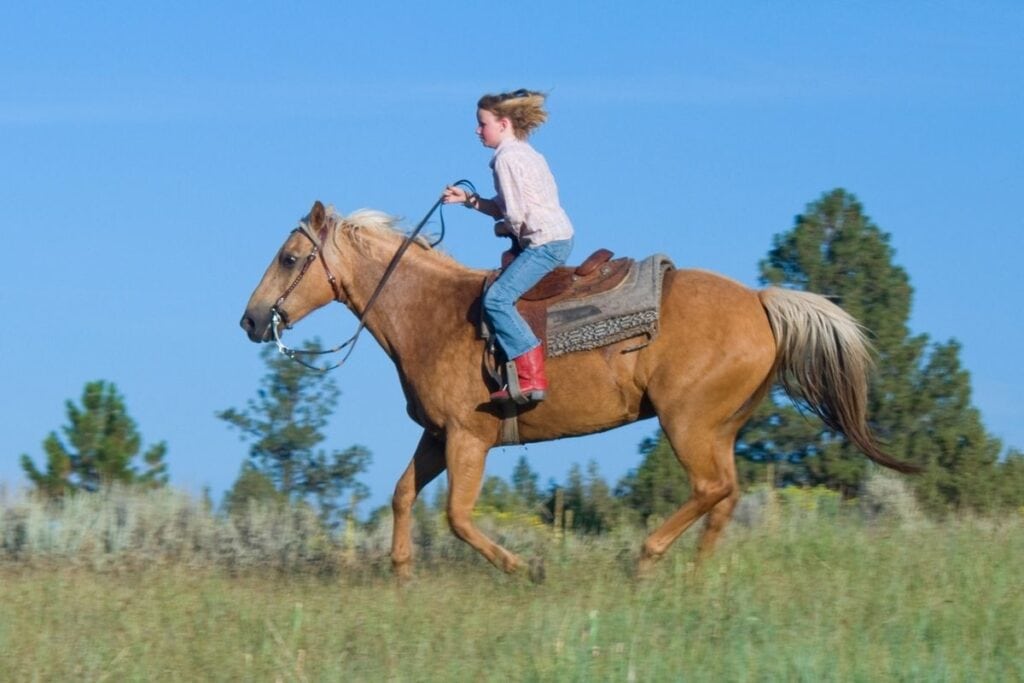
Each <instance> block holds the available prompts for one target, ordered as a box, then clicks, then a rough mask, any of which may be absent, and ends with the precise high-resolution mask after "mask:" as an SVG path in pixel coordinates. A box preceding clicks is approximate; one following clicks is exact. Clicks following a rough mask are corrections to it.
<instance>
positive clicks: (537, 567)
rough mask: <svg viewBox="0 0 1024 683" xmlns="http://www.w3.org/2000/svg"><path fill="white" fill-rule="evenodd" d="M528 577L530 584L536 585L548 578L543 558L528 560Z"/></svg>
mask: <svg viewBox="0 0 1024 683" xmlns="http://www.w3.org/2000/svg"><path fill="white" fill-rule="evenodd" d="M528 576H529V577H530V581H531V582H533V583H537V584H540V583H544V581H545V579H547V578H548V574H547V570H546V569H544V558H543V557H534V558H532V559H531V560H530V568H529V573H528Z"/></svg>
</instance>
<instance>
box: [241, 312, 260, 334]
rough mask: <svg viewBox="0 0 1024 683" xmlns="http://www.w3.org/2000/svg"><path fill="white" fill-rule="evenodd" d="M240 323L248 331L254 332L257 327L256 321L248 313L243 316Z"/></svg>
mask: <svg viewBox="0 0 1024 683" xmlns="http://www.w3.org/2000/svg"><path fill="white" fill-rule="evenodd" d="M239 324H240V325H241V326H242V329H243V330H245V331H246V332H252V331H253V330H254V329H255V328H256V323H255V322H254V321H253V319H252V318H250V317H249V316H247V315H243V316H242V321H241V322H240V323H239Z"/></svg>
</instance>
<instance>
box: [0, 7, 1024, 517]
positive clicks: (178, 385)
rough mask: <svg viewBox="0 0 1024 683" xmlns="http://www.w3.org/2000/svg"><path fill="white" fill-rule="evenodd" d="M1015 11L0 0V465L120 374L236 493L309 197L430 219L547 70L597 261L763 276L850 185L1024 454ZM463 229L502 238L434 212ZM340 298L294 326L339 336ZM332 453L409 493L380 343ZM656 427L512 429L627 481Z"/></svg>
mask: <svg viewBox="0 0 1024 683" xmlns="http://www.w3.org/2000/svg"><path fill="white" fill-rule="evenodd" d="M1022 35H1024V5H1022V4H1020V3H1017V2H1005V3H999V2H972V3H968V2H908V3H884V2H879V3H872V2H856V3H775V2H771V3H770V2H740V3H734V4H732V5H730V6H729V7H726V8H722V7H712V4H708V3H702V4H700V5H696V4H694V3H677V2H634V3H605V2H598V3H586V4H583V3H580V4H579V5H578V6H576V5H572V4H568V3H566V4H564V5H560V6H555V7H551V6H549V3H539V2H525V3H515V4H514V5H502V4H498V3H475V2H468V3H447V4H435V3H422V4H419V5H418V6H413V5H412V3H409V4H408V5H407V4H406V3H393V2H378V3H238V4H220V3H167V4H164V5H157V4H155V3H116V2H114V3H87V4H82V3H7V4H6V5H5V6H4V8H3V9H0V86H2V87H0V230H2V235H3V238H2V244H3V253H4V254H5V256H6V258H5V267H4V268H2V269H0V307H2V310H3V313H4V317H5V321H6V325H5V328H6V330H5V334H4V335H2V336H0V382H2V385H3V388H4V391H3V394H2V396H3V398H2V406H0V434H2V436H3V439H2V442H0V443H2V444H3V449H4V452H3V453H2V454H0V481H2V482H5V483H6V485H7V486H8V488H16V487H18V486H20V485H22V484H23V483H24V479H23V477H22V475H21V472H20V468H19V466H18V464H17V461H18V456H19V455H20V454H21V453H28V454H30V455H32V456H33V457H34V458H36V460H37V462H41V461H42V449H41V446H40V443H41V441H42V439H43V438H44V437H45V436H46V434H47V433H48V432H50V431H51V430H55V429H58V428H59V427H60V426H62V425H64V424H65V422H66V417H65V410H64V402H65V401H66V400H68V399H74V400H75V401H77V400H78V399H79V397H80V395H81V390H82V387H83V386H84V384H85V383H86V382H88V381H90V380H94V379H105V380H109V381H113V382H114V383H116V384H117V386H118V388H119V389H120V391H121V392H122V393H123V394H124V396H125V398H126V400H127V404H128V408H129V412H130V413H131V415H132V416H133V417H134V418H135V419H136V421H137V422H138V424H139V427H140V430H141V432H142V434H143V437H144V439H145V442H146V443H147V444H148V443H152V442H154V441H157V440H166V441H167V442H168V447H169V453H168V463H169V467H170V472H171V479H172V483H173V484H175V485H177V486H180V487H182V488H186V489H188V490H193V491H199V490H200V489H201V488H202V487H204V486H209V487H210V488H211V489H212V491H213V493H214V495H215V496H217V497H218V499H219V496H220V494H221V493H222V492H223V490H224V489H226V488H227V487H228V486H230V484H231V482H232V481H233V480H234V478H235V476H236V474H237V472H238V470H239V467H240V465H241V463H242V461H243V459H244V458H245V454H246V445H245V444H244V443H242V442H240V441H239V440H238V439H237V437H236V436H235V434H233V433H232V432H230V431H229V430H228V429H227V428H226V425H224V424H223V423H222V422H220V421H218V420H217V419H216V418H215V417H214V412H215V411H216V410H219V409H223V408H227V407H232V406H235V407H241V406H243V405H244V403H245V401H246V400H247V399H248V398H249V397H250V396H252V395H253V394H254V392H255V390H256V387H257V383H258V381H259V378H260V377H261V376H262V375H263V373H264V367H263V365H262V363H261V361H260V359H259V356H258V348H257V347H256V346H255V345H253V344H250V343H249V342H248V341H247V340H246V339H245V338H244V336H243V334H242V332H241V330H240V329H239V328H238V326H237V320H238V318H239V317H240V315H241V312H242V308H243V306H244V304H245V302H246V300H247V299H248V296H249V294H250V292H251V291H252V289H253V287H254V286H255V285H256V283H257V281H258V280H259V277H260V276H261V274H262V272H263V270H264V268H265V266H266V264H267V263H268V262H269V260H270V258H271V257H272V255H273V253H274V252H275V251H276V249H277V247H278V246H279V245H280V243H281V242H282V241H283V239H284V237H285V236H286V234H287V232H288V231H289V230H290V229H291V228H292V227H293V226H294V224H295V221H296V219H297V218H299V217H300V216H302V215H304V214H305V213H306V212H307V211H308V209H309V207H310V205H311V204H312V202H313V201H314V200H315V199H321V200H323V201H325V202H329V203H333V204H335V205H336V206H337V207H338V209H339V210H341V211H344V212H348V211H351V210H354V209H357V208H361V207H373V208H378V209H382V210H385V211H388V212H390V213H393V214H397V215H400V216H404V217H405V218H406V222H407V224H408V225H414V224H415V223H416V222H417V221H418V220H419V218H420V217H421V216H422V215H423V214H424V213H425V212H426V210H427V209H428V208H429V207H430V205H431V204H432V203H433V201H434V200H435V199H436V197H437V195H438V193H439V192H440V189H441V187H442V186H443V185H444V184H445V183H447V182H450V181H452V180H454V179H457V178H462V177H468V178H470V179H472V180H473V181H474V182H476V183H477V185H478V186H479V187H480V188H481V189H484V190H487V189H489V187H490V174H489V170H488V168H487V161H488V159H489V151H488V150H486V149H483V148H482V147H480V145H479V143H478V142H477V140H476V139H475V137H474V135H473V128H474V125H475V124H474V116H475V111H474V103H475V102H476V99H477V98H478V97H479V96H480V95H481V94H483V93H484V92H493V91H496V90H502V89H511V88H517V87H530V88H536V89H542V90H546V91H549V92H550V99H549V107H550V110H551V119H550V122H549V123H548V124H547V125H546V126H545V127H544V128H542V129H541V130H540V131H539V132H538V133H537V134H536V136H535V137H534V144H535V146H536V147H537V148H538V149H539V150H540V151H541V152H543V153H544V154H545V155H546V156H547V158H548V161H549V163H550V165H551V166H552V169H553V170H554V173H555V175H556V178H557V179H558V182H559V186H560V190H561V194H562V200H563V204H564V205H565V207H566V209H567V210H568V212H569V214H570V216H571V217H572V219H573V221H574V223H575V225H576V228H577V256H580V255H583V254H584V253H589V251H590V250H593V249H594V248H597V247H600V246H604V247H608V248H611V249H613V250H614V251H616V252H618V253H620V254H624V255H625V254H628V255H633V256H644V255H647V254H650V253H653V252H659V251H660V252H665V253H668V254H669V255H671V256H672V257H673V258H674V260H675V261H676V263H677V265H679V266H683V267H699V268H706V269H710V270H715V271H718V272H721V273H724V274H726V275H729V276H731V277H733V278H736V279H738V280H740V281H742V282H744V283H747V284H749V285H751V286H755V285H756V284H757V264H758V261H759V260H760V259H761V258H763V257H764V256H765V255H766V253H767V251H768V249H769V248H770V245H771V239H772V236H773V235H775V234H776V233H779V232H782V231H785V230H788V229H789V228H791V227H792V225H793V218H794V216H795V215H796V214H798V213H800V212H801V211H803V209H804V208H805V206H806V205H807V204H808V203H809V202H812V201H814V200H816V199H817V198H818V197H819V196H820V195H821V194H822V193H823V192H826V191H828V190H830V189H832V188H835V187H844V188H846V189H847V190H849V191H851V192H853V193H854V194H855V195H856V196H857V197H858V198H859V199H860V201H861V202H862V203H863V205H864V207H865V209H866V211H867V213H868V214H869V215H870V216H871V218H872V219H873V220H874V222H875V223H876V224H877V225H879V226H880V227H881V228H882V229H883V230H885V231H887V232H888V233H890V234H891V236H892V246H893V247H894V249H895V251H896V259H895V260H896V262H897V263H898V264H899V265H901V266H902V267H904V268H905V269H906V270H907V272H908V273H909V275H910V278H911V283H912V285H913V287H914V290H915V295H914V306H913V315H912V318H911V328H912V330H913V331H914V332H917V333H922V332H923V333H927V334H928V335H930V336H931V338H932V339H933V340H937V341H945V340H948V339H950V338H955V339H957V340H959V341H960V342H961V344H962V345H963V350H962V353H961V360H962V362H963V364H964V366H965V367H966V369H967V370H968V371H970V373H971V376H972V380H973V387H974V402H975V404H976V405H977V406H978V408H979V409H980V410H981V412H982V416H983V419H984V421H985V424H986V425H987V427H988V428H989V430H990V431H991V432H992V433H993V434H995V435H996V436H998V437H1000V438H1001V439H1003V441H1004V444H1006V445H1008V446H1015V447H1017V448H1024V424H1022V419H1021V418H1022V417H1024V397H1022V396H1024V395H1022V391H1021V387H1022V386H1024V361H1022V360H1021V355H1020V348H1021V341H1020V340H1021V338H1022V337H1024V328H1022V322H1021V316H1020V314H1019V313H1018V312H1017V311H1018V310H1019V308H1020V303H1019V302H1020V299H1021V295H1022V294H1024V286H1022V285H1021V280H1020V274H1019V273H1020V267H1019V258H1020V256H1019V252H1020V248H1021V247H1022V246H1024V210H1022V209H1021V207H1020V200H1021V198H1022V197H1024V167H1022V165H1024V134H1022V132H1021V129H1020V125H1021V124H1020V122H1021V121H1024V87H1022V86H1024V41H1021V36H1022ZM446 219H447V222H448V232H447V237H446V240H445V243H444V248H445V249H447V250H448V251H449V252H450V253H452V254H453V255H454V256H455V257H456V258H458V259H459V260H461V261H463V262H465V263H467V264H469V265H472V266H475V267H487V266H490V265H492V264H494V263H495V261H496V259H497V255H498V252H499V251H500V249H502V248H504V246H503V244H502V243H500V242H498V241H497V240H494V239H493V238H492V237H491V236H490V224H489V221H487V219H485V218H482V217H480V216H479V215H471V214H470V213H469V212H467V211H464V210H462V209H459V208H458V207H455V208H452V209H450V210H448V211H447V212H446ZM354 326H355V319H354V318H353V317H352V316H351V314H349V313H348V312H347V311H346V310H344V309H343V308H341V307H340V306H334V307H331V308H328V309H325V310H323V311H321V312H319V313H318V314H316V315H315V316H313V317H312V318H310V319H309V321H308V323H306V324H303V325H301V326H300V327H299V328H298V329H297V330H296V332H295V333H293V334H295V335H296V336H295V337H293V341H297V340H298V338H301V337H311V336H313V335H319V336H320V337H321V338H322V340H323V341H324V342H325V343H329V344H333V343H334V342H335V341H338V340H341V339H343V338H345V337H347V336H348V335H349V334H350V333H351V331H352V330H353V329H354ZM338 372H339V374H338V380H339V383H340V386H341V388H342V392H343V393H342V397H341V400H340V404H339V407H338V410H337V412H336V413H335V416H334V418H333V420H332V422H331V425H330V429H329V434H330V438H331V443H332V445H335V446H337V447H339V448H343V447H346V446H348V445H351V444H353V443H359V444H362V445H364V446H366V447H367V448H369V449H370V450H371V451H372V454H373V465H372V467H371V469H370V470H369V471H368V472H367V474H366V476H365V477H364V480H365V481H366V483H367V484H369V486H370V487H371V490H372V493H373V496H372V498H371V500H370V501H369V506H372V505H379V504H382V503H385V502H386V501H387V500H388V499H389V495H390V492H391V489H392V487H393V484H394V481H395V479H396V478H397V477H398V475H399V474H400V472H401V471H402V469H403V468H404V467H405V465H406V463H407V462H408V458H409V456H410V455H411V452H412V449H413V448H414V446H415V443H416V441H417V438H418V431H419V430H418V428H417V427H416V426H415V425H414V424H413V423H411V422H410V421H409V420H408V418H407V417H406V415H405V409H404V401H403V399H402V397H401V392H400V389H399V386H398V379H397V376H396V374H395V372H394V370H393V367H392V366H390V364H389V361H388V360H387V358H386V357H385V356H384V354H383V352H381V351H380V349H379V348H378V347H376V346H375V345H374V343H373V342H372V340H370V339H367V340H364V341H363V342H361V343H360V347H359V349H358V350H357V352H356V353H355V355H354V356H353V358H352V360H351V361H350V363H349V364H348V365H347V366H346V367H345V368H344V369H342V370H340V371H338ZM655 430H656V424H655V423H654V422H650V421H648V422H644V423H641V424H639V425H634V426H630V427H627V428H623V429H620V430H617V431H613V432H609V433H606V434H602V435H596V436H592V437H585V438H581V439H573V440H567V441H562V442H557V443H552V444H538V445H532V446H529V447H527V448H525V449H523V448H508V449H498V450H495V451H494V452H493V453H492V455H491V457H490V459H489V462H488V472H489V473H492V474H499V475H502V476H507V475H508V473H509V472H510V471H511V468H512V466H513V464H514V462H515V460H516V459H517V458H518V455H519V454H520V453H525V454H526V455H527V457H528V458H529V460H530V463H531V465H532V466H533V467H534V468H535V469H536V470H537V471H538V472H540V474H541V477H542V480H544V481H546V480H547V479H548V478H551V477H554V478H556V479H563V478H564V476H565V473H566V472H567V470H568V469H569V467H570V465H571V464H572V463H579V464H581V465H585V464H586V462H587V461H588V460H590V459H594V460H596V461H597V462H598V464H599V465H600V469H601V472H602V474H603V475H604V476H605V478H606V479H608V480H609V481H611V482H614V481H616V480H617V479H618V478H619V477H621V476H622V475H623V474H625V473H626V471H627V470H628V469H629V468H631V467H635V466H636V465H637V464H638V462H639V456H638V454H637V446H638V444H639V442H640V441H641V440H642V439H643V438H644V437H646V436H649V435H651V434H653V433H654V432H655Z"/></svg>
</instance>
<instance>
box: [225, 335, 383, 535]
mask: <svg viewBox="0 0 1024 683" xmlns="http://www.w3.org/2000/svg"><path fill="white" fill-rule="evenodd" d="M304 349H305V350H309V351H315V350H319V344H318V343H317V342H307V343H306V344H304ZM262 356H263V359H264V361H265V363H266V365H267V368H268V372H267V374H266V375H264V377H263V378H262V380H261V383H260V389H259V391H258V392H257V398H256V399H250V400H249V401H248V403H247V408H246V409H245V410H242V411H239V410H236V409H234V408H229V409H227V410H223V411H220V412H218V413H217V417H219V418H220V419H222V420H224V421H225V422H227V423H228V424H229V425H231V426H232V427H233V428H235V429H238V430H239V432H240V433H241V438H242V439H243V440H247V441H250V442H251V445H250V448H249V458H250V460H249V464H250V465H251V467H252V469H253V470H254V471H255V472H258V473H260V474H262V475H263V476H264V477H266V478H267V479H268V480H269V481H270V482H271V483H272V484H273V486H274V489H275V490H276V491H277V492H278V493H279V494H281V495H282V496H284V497H285V498H287V499H289V500H310V499H312V500H313V501H315V502H316V504H317V506H318V508H319V510H320V515H321V518H322V519H323V520H325V521H332V522H333V521H336V520H337V514H336V513H337V510H338V507H339V504H340V497H341V495H342V494H343V493H345V492H350V493H352V494H354V495H356V496H357V497H359V498H364V497H365V496H366V487H365V486H364V485H363V484H361V483H360V482H359V481H358V480H357V479H356V477H357V475H359V473H361V472H362V471H363V470H364V469H365V468H366V466H367V464H368V463H369V460H370V454H369V452H368V451H367V450H366V449H365V448H362V447H361V446H352V447H350V448H347V449H345V450H342V451H326V450H324V449H322V448H319V445H320V443H321V442H323V441H324V438H325V437H324V434H323V432H322V429H323V428H324V427H325V426H326V425H327V418H328V417H329V416H330V415H331V413H332V412H333V411H334V408H335V406H336V405H337V402H338V395H339V393H340V392H339V391H338V388H337V385H336V383H335V382H334V379H333V378H332V376H330V375H328V374H326V373H322V372H318V371H316V370H310V369H308V368H306V367H304V366H302V365H300V364H298V363H295V362H294V361H292V360H291V359H289V358H288V357H286V356H283V355H281V354H279V353H277V350H276V349H275V348H274V347H273V346H271V345H266V346H264V348H263V351H262ZM246 472H247V470H243V474H246Z"/></svg>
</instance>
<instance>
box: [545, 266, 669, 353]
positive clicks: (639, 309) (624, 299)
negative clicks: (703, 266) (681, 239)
mask: <svg viewBox="0 0 1024 683" xmlns="http://www.w3.org/2000/svg"><path fill="white" fill-rule="evenodd" d="M673 268H675V266H674V265H673V263H672V260H671V259H670V258H669V257H668V256H665V255H664V254H655V255H653V256H648V257H647V258H646V259H644V260H643V261H638V262H637V263H635V264H633V267H632V268H631V269H630V272H629V274H628V275H627V276H626V279H625V280H623V281H622V283H621V284H620V285H618V286H617V287H616V288H615V289H612V290H609V291H607V292H601V293H600V294H593V295H591V296H588V297H585V298H581V299H570V300H568V301H560V302H558V303H556V304H553V305H552V306H550V307H549V308H548V318H547V323H548V328H547V356H548V358H554V357H556V356H561V355H564V354H566V353H571V352H573V351H587V350H590V349H596V348H598V347H601V346H607V345H608V344H614V343H615V342H619V341H622V340H623V339H629V338H630V337H638V336H641V335H647V336H648V337H649V338H650V339H653V338H654V335H655V334H657V331H658V312H659V309H660V307H661V283H662V280H664V277H665V273H666V272H668V271H669V270H672V269H673Z"/></svg>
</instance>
